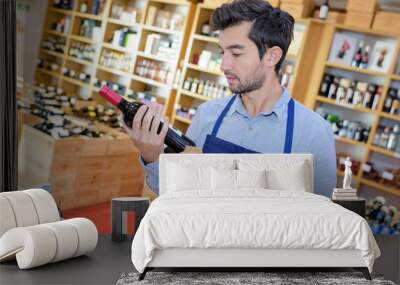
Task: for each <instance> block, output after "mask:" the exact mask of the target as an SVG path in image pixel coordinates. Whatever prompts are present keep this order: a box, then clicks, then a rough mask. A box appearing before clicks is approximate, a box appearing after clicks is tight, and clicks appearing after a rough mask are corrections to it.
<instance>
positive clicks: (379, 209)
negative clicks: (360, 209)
mask: <svg viewBox="0 0 400 285" xmlns="http://www.w3.org/2000/svg"><path fill="white" fill-rule="evenodd" d="M366 219H367V221H368V223H369V225H370V227H371V230H372V232H373V233H374V234H376V235H379V234H384V235H399V234H400V217H399V216H398V210H397V209H396V207H394V206H389V205H386V199H385V198H384V197H382V196H377V197H375V199H371V200H369V201H367V207H366Z"/></svg>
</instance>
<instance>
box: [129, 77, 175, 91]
mask: <svg viewBox="0 0 400 285" xmlns="http://www.w3.org/2000/svg"><path fill="white" fill-rule="evenodd" d="M132 79H133V80H137V81H140V82H143V83H146V84H149V85H152V86H156V87H160V88H169V89H171V88H172V87H171V86H170V85H168V84H166V83H162V82H159V81H156V80H153V79H150V78H145V77H141V76H139V75H136V74H134V75H132Z"/></svg>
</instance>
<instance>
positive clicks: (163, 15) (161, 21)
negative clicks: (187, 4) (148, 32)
mask: <svg viewBox="0 0 400 285" xmlns="http://www.w3.org/2000/svg"><path fill="white" fill-rule="evenodd" d="M148 9H149V10H148V12H147V18H146V25H149V26H156V27H159V28H162V29H168V30H173V31H181V30H182V28H183V24H184V21H185V16H184V15H183V14H179V13H172V12H171V11H167V10H161V9H158V8H157V7H156V6H149V8H148Z"/></svg>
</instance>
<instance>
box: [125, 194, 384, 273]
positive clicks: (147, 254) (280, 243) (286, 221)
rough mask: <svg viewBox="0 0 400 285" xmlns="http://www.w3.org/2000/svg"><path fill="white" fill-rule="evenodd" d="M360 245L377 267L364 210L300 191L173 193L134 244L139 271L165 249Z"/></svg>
mask: <svg viewBox="0 0 400 285" xmlns="http://www.w3.org/2000/svg"><path fill="white" fill-rule="evenodd" d="M172 248H179V249H185V248H187V249H196V248H197V249H223V248H225V249H229V248H230V249H240V248H244V249H332V250H342V249H343V250H359V251H360V253H361V258H362V259H363V260H364V261H365V265H366V267H368V269H369V270H370V272H372V268H373V263H374V260H375V259H376V258H377V257H379V255H380V251H379V248H378V246H377V244H376V241H375V239H374V237H373V235H372V233H371V230H370V228H369V226H368V224H367V222H366V221H365V219H363V218H361V217H360V216H359V215H357V214H355V213H353V212H351V211H349V210H347V209H344V208H343V207H341V206H340V205H337V204H335V203H333V202H332V201H331V200H330V199H328V198H326V197H323V196H320V195H316V194H312V193H308V192H301V191H281V190H266V189H246V190H244V189H242V190H241V191H232V192H229V191H228V190H227V191H221V192H219V193H215V192H214V193H209V194H207V193H206V192H199V191H184V192H169V193H165V194H164V195H162V196H160V197H159V198H157V199H156V200H155V201H154V202H153V203H152V204H151V206H150V208H149V210H148V212H147V213H146V215H145V217H144V218H143V220H142V222H141V224H140V226H139V228H138V230H137V233H136V235H135V237H134V240H133V243H132V262H133V264H134V266H135V268H136V269H137V270H138V271H139V272H143V270H144V268H145V267H146V266H147V265H148V264H149V262H151V261H152V259H153V257H154V253H155V251H156V250H162V249H172Z"/></svg>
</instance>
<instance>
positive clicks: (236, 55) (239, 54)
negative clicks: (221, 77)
mask: <svg viewBox="0 0 400 285" xmlns="http://www.w3.org/2000/svg"><path fill="white" fill-rule="evenodd" d="M232 55H233V56H234V57H239V56H241V55H242V54H241V53H232Z"/></svg>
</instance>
